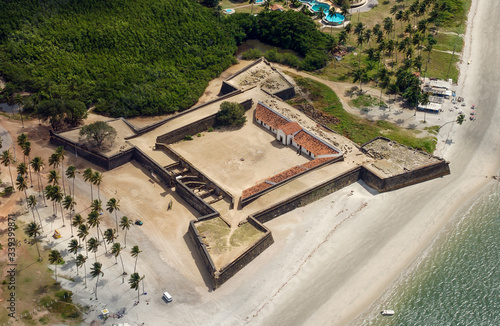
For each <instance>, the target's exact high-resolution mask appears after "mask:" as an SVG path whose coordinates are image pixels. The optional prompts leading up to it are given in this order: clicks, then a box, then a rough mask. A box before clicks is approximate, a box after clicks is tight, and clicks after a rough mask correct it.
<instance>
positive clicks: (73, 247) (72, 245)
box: [68, 239, 81, 275]
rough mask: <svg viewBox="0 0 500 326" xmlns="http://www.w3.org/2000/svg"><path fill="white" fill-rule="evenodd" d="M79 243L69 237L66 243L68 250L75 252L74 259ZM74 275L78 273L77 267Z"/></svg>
mask: <svg viewBox="0 0 500 326" xmlns="http://www.w3.org/2000/svg"><path fill="white" fill-rule="evenodd" d="M80 248H81V247H80V245H79V244H78V241H77V240H76V239H71V240H70V242H69V245H68V251H69V252H70V253H72V254H75V260H76V256H77V254H78V249H80ZM76 275H78V267H77V268H76Z"/></svg>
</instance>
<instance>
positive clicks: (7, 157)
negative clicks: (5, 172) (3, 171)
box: [2, 150, 14, 187]
mask: <svg viewBox="0 0 500 326" xmlns="http://www.w3.org/2000/svg"><path fill="white" fill-rule="evenodd" d="M13 162H14V157H13V156H12V155H11V154H10V151H9V150H6V151H3V152H2V164H3V165H4V166H7V167H8V168H9V174H10V184H11V185H12V187H14V179H12V172H11V171H10V165H11V164H12V163H13Z"/></svg>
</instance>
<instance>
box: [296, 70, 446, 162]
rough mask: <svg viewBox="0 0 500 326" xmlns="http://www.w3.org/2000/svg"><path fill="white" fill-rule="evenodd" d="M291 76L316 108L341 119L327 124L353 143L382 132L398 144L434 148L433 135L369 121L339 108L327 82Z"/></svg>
mask: <svg viewBox="0 0 500 326" xmlns="http://www.w3.org/2000/svg"><path fill="white" fill-rule="evenodd" d="M292 76H293V77H294V78H295V81H296V82H297V85H299V86H300V87H302V88H303V90H304V91H306V93H308V94H310V97H311V100H312V101H313V103H312V104H313V105H314V107H315V108H316V109H319V110H322V111H323V112H325V113H328V114H330V115H332V116H334V117H336V118H338V119H339V120H340V121H339V123H337V124H330V125H329V127H330V128H332V129H333V130H335V131H336V132H338V133H339V134H341V135H343V136H345V137H347V138H349V139H351V140H352V141H354V142H355V143H357V144H360V145H361V144H364V143H366V142H367V141H369V140H371V139H373V138H375V137H378V136H384V137H387V138H390V139H392V140H395V141H397V142H398V143H400V144H404V145H407V146H410V147H412V148H416V149H420V150H424V151H426V152H428V153H432V152H433V151H434V149H435V148H436V138H435V137H417V136H416V135H417V131H414V130H407V129H401V128H399V127H398V126H396V125H394V124H392V123H390V122H387V121H377V122H371V121H368V120H367V119H365V118H362V117H357V116H355V115H352V114H350V113H348V112H346V111H345V110H344V109H343V108H342V104H340V101H339V99H338V97H337V95H336V94H335V92H334V91H332V90H331V89H330V88H329V87H328V86H326V85H324V84H322V83H319V82H317V81H314V80H312V79H309V78H303V77H299V76H296V75H292ZM295 100H297V99H292V101H290V103H291V104H296V103H294V101H295ZM299 100H300V99H299Z"/></svg>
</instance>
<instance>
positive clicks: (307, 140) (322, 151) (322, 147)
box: [293, 130, 339, 156]
mask: <svg viewBox="0 0 500 326" xmlns="http://www.w3.org/2000/svg"><path fill="white" fill-rule="evenodd" d="M293 141H294V142H296V143H297V144H298V145H300V146H302V147H303V148H305V149H307V150H308V151H309V152H311V153H313V154H314V155H316V156H318V155H326V154H338V153H339V152H337V151H336V150H334V149H333V148H331V147H330V146H328V145H327V144H325V143H323V142H322V141H320V140H319V139H317V138H316V137H314V136H312V135H310V134H309V133H307V132H305V131H304V130H301V131H299V132H298V133H297V134H296V135H295V136H293Z"/></svg>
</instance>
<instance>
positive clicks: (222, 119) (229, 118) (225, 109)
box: [216, 102, 247, 127]
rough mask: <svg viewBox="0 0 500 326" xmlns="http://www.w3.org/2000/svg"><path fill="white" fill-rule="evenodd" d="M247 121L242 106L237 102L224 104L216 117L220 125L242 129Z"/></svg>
mask: <svg viewBox="0 0 500 326" xmlns="http://www.w3.org/2000/svg"><path fill="white" fill-rule="evenodd" d="M246 121H247V118H246V117H245V110H244V109H243V106H241V104H239V103H235V102H222V104H221V105H220V110H219V112H217V116H216V122H217V124H218V125H222V126H231V127H240V126H243V125H244V124H245V122H246Z"/></svg>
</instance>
